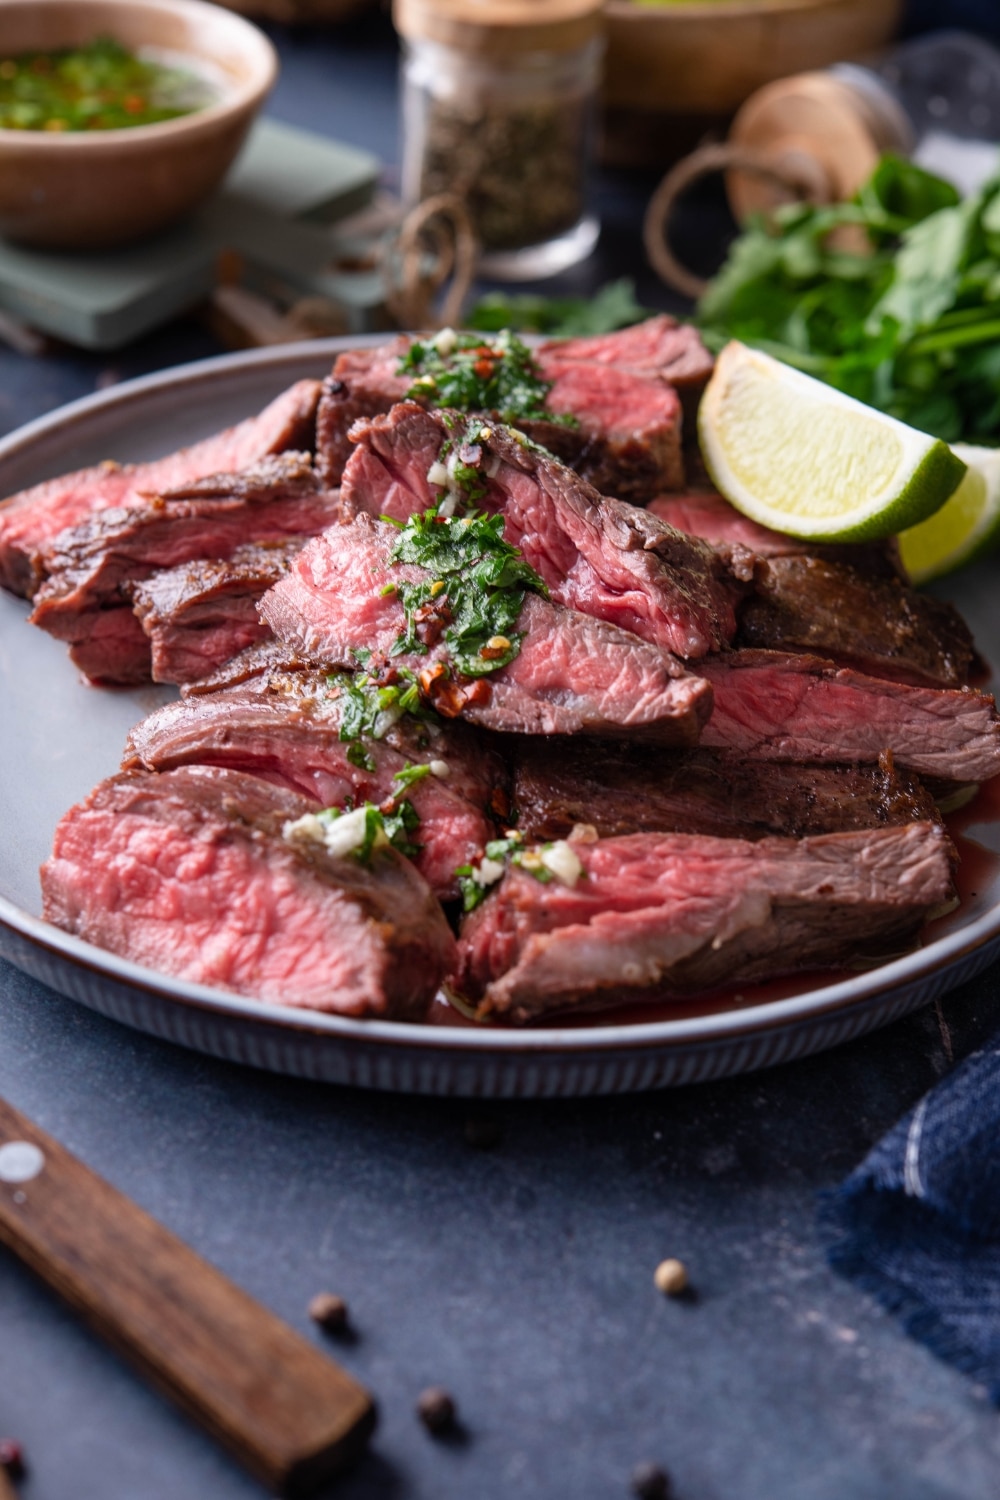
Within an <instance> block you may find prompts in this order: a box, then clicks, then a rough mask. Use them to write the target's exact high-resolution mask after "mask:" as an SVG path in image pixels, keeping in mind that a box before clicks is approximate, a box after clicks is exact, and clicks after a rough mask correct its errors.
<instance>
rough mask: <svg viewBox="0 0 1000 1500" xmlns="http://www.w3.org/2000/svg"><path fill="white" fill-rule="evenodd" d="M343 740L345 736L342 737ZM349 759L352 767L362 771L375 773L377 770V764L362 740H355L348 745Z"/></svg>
mask: <svg viewBox="0 0 1000 1500" xmlns="http://www.w3.org/2000/svg"><path fill="white" fill-rule="evenodd" d="M341 738H342V739H343V735H341ZM347 759H348V761H349V762H350V764H351V765H352V766H357V767H359V769H360V770H362V771H374V769H375V762H374V761H373V760H372V758H371V756H370V755H369V753H368V751H367V750H366V749H365V747H364V745H362V743H361V741H360V740H354V741H353V743H352V744H350V745H348V747H347Z"/></svg>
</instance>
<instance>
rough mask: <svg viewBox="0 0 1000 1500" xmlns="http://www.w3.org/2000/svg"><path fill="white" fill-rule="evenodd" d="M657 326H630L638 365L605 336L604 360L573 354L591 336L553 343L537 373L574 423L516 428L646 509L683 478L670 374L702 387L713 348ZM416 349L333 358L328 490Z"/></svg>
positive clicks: (326, 419)
mask: <svg viewBox="0 0 1000 1500" xmlns="http://www.w3.org/2000/svg"><path fill="white" fill-rule="evenodd" d="M651 323H652V325H655V326H653V327H652V329H651V332H650V333H649V334H647V335H645V336H644V335H641V334H638V333H637V332H633V331H632V330H627V332H628V333H629V335H630V337H629V339H628V340H626V341H625V343H626V344H627V348H626V354H627V355H628V357H629V358H634V359H635V360H636V363H635V364H630V363H628V362H627V360H624V361H622V362H621V363H619V362H618V361H615V360H613V359H610V358H608V357H607V355H608V352H609V349H610V343H609V342H608V341H607V340H605V341H602V352H601V354H600V357H599V358H596V359H593V360H589V361H588V360H584V359H582V358H581V357H580V355H579V351H578V348H577V346H578V345H579V344H583V343H586V342H587V341H586V340H579V341H570V342H567V343H566V344H565V345H562V344H559V343H551V344H547V345H546V346H545V348H544V351H543V352H541V353H540V354H539V365H540V369H541V373H542V375H543V377H544V378H545V379H546V380H548V381H550V382H551V383H552V389H551V390H550V392H549V395H548V397H547V399H546V406H547V407H548V409H549V410H550V411H552V412H553V413H554V414H557V415H569V416H573V417H575V418H576V419H577V425H576V426H575V427H568V426H564V425H562V424H560V423H555V422H547V421H524V422H522V423H521V424H520V425H521V427H522V428H523V429H524V431H525V432H527V433H528V435H529V436H530V437H532V438H533V439H534V440H535V441H536V442H539V443H542V444H543V445H544V446H545V447H547V448H549V449H550V450H551V451H552V452H553V453H555V454H556V455H557V456H558V457H559V458H561V459H562V460H563V461H564V462H565V463H567V464H569V465H571V466H572V467H573V468H575V469H577V470H578V472H579V473H581V474H582V475H583V476H584V477H585V478H586V479H588V480H589V481H590V482H591V483H592V484H594V485H595V486H596V488H598V489H600V490H605V491H607V493H609V494H613V495H617V496H618V497H619V498H620V499H623V500H630V501H633V502H635V503H642V504H644V503H645V502H646V501H647V500H651V499H652V498H653V497H654V496H655V495H657V494H659V493H660V492H661V491H662V490H671V489H676V488H677V487H678V486H680V485H682V484H683V482H684V463H683V458H682V455H681V401H680V398H679V397H678V395H677V392H676V391H675V389H674V381H673V378H672V376H671V374H670V373H669V370H670V369H673V370H674V371H675V372H676V373H677V375H678V377H679V378H680V380H681V381H682V383H683V384H684V388H685V390H689V391H695V390H698V389H700V386H699V384H698V382H699V381H701V384H703V383H704V381H703V380H702V379H701V374H700V373H699V372H700V371H702V370H704V368H705V361H706V360H707V368H708V371H709V372H710V370H711V357H710V356H709V355H708V354H707V352H706V351H704V349H702V350H701V354H700V355H698V354H696V353H695V346H696V345H697V346H698V347H699V348H700V339H699V338H698V335H697V334H696V333H695V332H694V331H693V330H679V329H677V328H676V326H673V327H666V326H664V325H666V324H670V323H671V320H669V319H653V320H651ZM643 326H646V325H643ZM614 337H617V335H616V336H614ZM410 344H411V340H410V339H408V338H406V337H405V336H404V337H401V338H398V339H395V340H394V341H393V342H392V343H389V344H384V345H382V346H380V347H379V348H377V349H352V350H349V351H348V352H346V353H344V354H342V355H340V357H339V358H338V359H337V362H336V364H335V365H334V367H333V373H332V375H331V376H330V377H329V379H328V380H327V381H326V382H325V384H324V387H323V395H322V398H321V401H320V407H319V414H318V418H317V427H316V430H317V464H318V467H319V471H320V473H321V475H322V477H323V480H324V482H325V483H326V484H328V485H336V484H339V483H340V480H341V476H342V475H343V473H344V469H345V467H346V465H347V462H348V460H349V458H350V456H351V439H350V431H351V426H352V424H353V423H354V422H355V421H356V420H357V419H358V418H359V417H372V416H375V415H377V414H378V413H380V412H387V411H388V410H389V409H390V407H392V406H394V405H395V404H396V403H397V402H399V401H402V400H404V399H406V397H407V393H408V391H409V390H410V387H411V386H412V384H413V379H412V376H411V375H410V374H404V375H400V374H398V373H397V372H398V370H399V363H400V360H401V359H402V358H403V356H404V355H405V354H406V352H407V350H408V349H409V347H410ZM640 346H641V347H640ZM623 347H625V345H623ZM671 349H672V352H671ZM563 351H566V357H565V358H563ZM657 353H660V354H663V355H664V356H665V357H666V366H664V367H660V366H657V365H655V363H652V362H651V361H655V359H656V357H657ZM705 378H707V376H706V377H705ZM484 415H492V416H494V417H495V416H496V414H495V413H492V414H484Z"/></svg>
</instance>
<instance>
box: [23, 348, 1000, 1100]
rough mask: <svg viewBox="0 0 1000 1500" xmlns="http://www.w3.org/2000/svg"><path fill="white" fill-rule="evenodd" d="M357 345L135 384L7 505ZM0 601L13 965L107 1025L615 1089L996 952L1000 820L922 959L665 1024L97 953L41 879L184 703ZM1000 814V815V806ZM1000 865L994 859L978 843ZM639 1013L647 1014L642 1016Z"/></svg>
mask: <svg viewBox="0 0 1000 1500" xmlns="http://www.w3.org/2000/svg"><path fill="white" fill-rule="evenodd" d="M346 342H347V341H336V340H331V341H329V342H325V343H315V344H308V345H299V346H295V347H290V348H285V349H281V350H277V351H274V350H264V351H255V352H253V353H250V354H239V355H232V356H227V357H225V358H222V359H216V360H210V361H207V362H205V363H202V364H198V365H191V366H188V367H186V368H184V369H180V370H172V371H168V372H166V373H165V374H162V375H155V376H152V377H148V378H146V379H143V380H137V381H132V382H130V383H129V384H128V385H122V386H118V387H116V388H114V389H112V390H110V391H107V392H104V393H102V394H100V395H97V396H91V397H88V398H86V399H85V400H83V401H78V402H76V403H74V404H73V405H72V406H67V407H65V408H63V409H62V410H61V411H58V412H54V413H52V414H51V415H49V416H47V417H43V418H41V419H40V420H39V421H37V422H33V423H31V425H30V426H28V427H25V428H22V429H21V431H20V432H17V433H14V434H13V435H12V436H10V437H8V438H6V439H5V440H4V441H3V442H0V495H7V494H11V493H12V492H14V491H16V490H19V489H22V488H23V487H24V486H26V485H28V484H32V483H34V482H36V481H37V480H40V479H44V478H47V477H49V476H51V475H56V474H60V473H63V472H65V471H66V470H68V469H73V468H76V467H78V466H80V465H83V464H88V463H93V462H96V461H97V460H100V459H102V458H116V459H119V460H123V461H127V460H138V459H144V458H151V457H155V456H157V455H159V454H161V453H164V452H168V451H169V450H171V449H173V448H176V447H180V446H182V445H185V444H187V443H190V442H193V441H196V440H197V439H198V438H200V437H204V436H207V435H208V434H209V433H212V432H215V431H217V430H218V429H219V428H220V427H224V426H226V425H228V424H230V423H232V422H235V421H238V420H239V419H240V418H242V417H244V416H246V415H247V414H248V413H250V412H253V411H256V410H258V409H259V408H260V407H261V406H263V405H264V404H265V403H266V402H267V401H268V400H270V399H271V397H272V396H274V395H275V394H277V392H278V391H280V390H281V389H282V388H283V387H284V386H286V385H288V384H290V383H291V382H292V381H293V380H297V379H299V378H300V377H302V376H306V375H315V374H322V373H323V372H324V371H325V370H327V369H329V367H330V363H331V360H332V356H333V355H334V354H335V353H336V352H337V350H338V349H340V348H343V347H344V346H345V343H346ZM950 591H951V593H952V594H953V596H954V597H955V598H956V599H957V601H958V602H959V603H960V605H961V606H962V608H963V609H964V610H965V612H966V614H967V615H968V617H969V619H970V621H971V623H972V625H973V627H974V629H975V630H976V633H977V637H978V640H979V644H980V647H981V649H982V650H983V651H984V652H985V653H987V654H992V655H993V656H994V657H995V658H996V659H1000V618H998V617H997V612H996V606H995V593H996V585H995V582H994V579H993V577H992V576H991V574H990V573H989V571H988V570H987V569H983V568H981V569H980V570H978V571H975V570H973V571H970V572H968V573H967V574H965V575H962V576H961V577H960V578H958V579H956V580H954V581H953V585H952V587H951V590H950ZM26 614H27V608H26V606H25V605H24V603H23V602H22V601H20V600H15V599H12V598H9V597H8V596H7V595H0V704H2V708H0V954H2V955H3V957H5V958H8V959H10V960H11V961H12V962H13V963H15V964H17V965H19V966H20V967H21V968H23V969H25V970H27V971H28V972H29V973H31V974H34V975H35V976H36V977H38V978H39V979H42V980H44V981H45V982H46V983H47V984H49V985H51V986H52V987H53V988H54V989H57V990H60V991H62V992H63V993H64V994H66V995H70V996H72V998H73V999H75V1000H79V1001H81V1002H82V1003H83V1004H85V1005H89V1006H91V1007H93V1009H95V1010H98V1011H101V1012H102V1013H103V1014H105V1015H108V1016H112V1017H114V1018H115V1019H116V1020H119V1021H122V1022H124V1023H126V1024H127V1025H130V1026H135V1027H138V1028H140V1029H141V1030H144V1031H149V1032H152V1033H154V1034H155V1035H157V1036H161V1037H166V1038H168V1039H169V1040H171V1041H175V1042H179V1043H181V1044H182V1045H183V1046H187V1047H194V1048H197V1049H199V1050H202V1051H205V1052H210V1053H214V1054H216V1055H217V1056H220V1057H226V1058H230V1059H232V1060H234V1061H238V1062H245V1063H250V1064H253V1065H255V1066H257V1067H262V1068H270V1069H274V1070H276V1071H281V1072H287V1073H294V1074H299V1075H302V1076H305V1077H309V1078H317V1079H328V1080H330V1081H332V1082H337V1083H354V1084H361V1085H365V1086H370V1087H375V1088H386V1089H401V1090H408V1091H415V1092H421V1093H439V1094H461V1095H479V1096H483V1097H486V1096H500V1095H510V1096H513V1095H521V1096H529V1095H533V1096H538V1095H560V1094H562V1095H569V1094H591V1093H612V1092H615V1091H622V1090H626V1089H642V1088H654V1087H658V1086H662V1085H666V1084H678V1083H689V1082H694V1081H697V1080H700V1079H707V1078H716V1077H720V1076H722V1075H724V1074H727V1073H737V1072H742V1071H745V1070H748V1069H752V1068H760V1067H765V1066H768V1065H770V1064H773V1063H777V1062H781V1061H785V1060H787V1059H790V1058H795V1057H801V1056H803V1055H805V1054H806V1053H808V1052H815V1051H818V1050H820V1049H822V1048H825V1047H832V1046H835V1045H837V1044H838V1043H839V1042H843V1041H846V1040H848V1039H849V1038H851V1037H854V1036H858V1035H860V1034H861V1033H862V1032H865V1031H869V1030H871V1029H872V1028H873V1027H876V1026H882V1025H885V1024H886V1022H888V1021H892V1020H895V1019H896V1018H897V1017H899V1016H901V1015H904V1014H905V1013H906V1012H907V1011H910V1010H913V1009H915V1008H916V1007H917V1006H919V1005H924V1004H926V1003H927V1002H928V1001H930V1000H933V999H934V998H935V997H936V996H938V995H940V994H942V993H943V992H944V991H945V990H947V989H949V988H950V987H951V986H953V985H955V984H958V983H959V981H960V980H963V979H966V978H969V977H970V976H971V975H972V974H974V973H976V972H978V970H980V969H982V968H983V967H984V966H985V965H986V964H987V963H989V962H990V961H991V960H992V959H993V958H994V957H996V956H998V954H1000V864H998V862H997V861H996V860H994V859H993V858H992V851H1000V824H998V823H996V822H994V821H992V820H991V818H990V815H989V813H988V811H983V812H982V813H981V814H980V813H975V814H973V816H972V818H971V819H967V823H968V826H967V828H966V834H967V835H969V836H971V838H972V839H973V840H975V841H977V842H976V843H975V844H968V845H967V846H966V852H967V855H968V857H967V859H966V864H965V869H966V875H967V877H968V878H967V879H966V881H965V884H966V885H967V886H968V887H970V889H969V890H968V891H967V894H966V899H965V901H964V903H963V906H962V909H961V911H960V913H958V914H957V915H956V916H955V917H953V918H951V919H950V920H949V922H948V923H947V924H944V925H943V926H942V927H941V928H940V929H939V931H938V933H937V934H936V935H935V937H934V938H933V940H931V941H928V942H927V944H926V945H925V946H924V947H923V948H922V949H920V950H919V951H918V952H915V953H912V954H909V955H908V956H907V957H905V958H901V959H897V960H895V961H894V962H891V963H887V964H885V965H883V966H882V967H881V968H879V969H877V970H875V971H872V972H868V973H865V974H859V975H855V976H852V977H851V978H849V979H846V980H841V981H839V982H835V983H828V984H825V985H824V984H820V985H814V986H809V985H803V984H802V983H801V982H800V983H798V984H795V983H792V984H786V985H785V986H784V987H783V989H782V990H781V992H780V997H776V992H775V991H774V990H773V989H771V990H762V991H759V992H758V993H757V994H756V996H755V995H754V992H753V991H748V992H747V993H746V994H745V995H744V996H743V997H742V1001H741V1003H739V1004H738V1005H734V1004H733V1003H732V1002H731V1001H727V1002H723V1001H721V1000H720V1001H716V1002H710V1003H708V1004H702V1005H700V1006H693V1007H688V1008H687V1009H686V1010H685V1011H684V1012H678V1011H673V1012H669V1013H664V1012H660V1013H658V1014H657V1016H656V1018H655V1019H648V1020H644V1019H638V1020H630V1022H629V1023H628V1024H622V1023H621V1022H620V1021H618V1022H614V1023H612V1024H607V1025H594V1024H586V1025H581V1024H579V1023H573V1024H567V1025H565V1026H562V1027H548V1028H545V1029H532V1030H529V1031H522V1032H513V1031H494V1030H481V1029H477V1028H475V1027H470V1026H467V1025H462V1026H458V1025H451V1024H441V1025H431V1026H419V1027H418V1026H407V1025H402V1024H396V1023H391V1022H358V1021H349V1020H341V1019H338V1018H336V1017H326V1016H316V1015H312V1014H309V1013H307V1012H304V1011H294V1010H282V1009H281V1008H278V1007H272V1006H264V1005H259V1004H255V1003H254V1002H252V1001H248V1000H242V999H238V998H235V997H234V996H232V995H226V994H223V993H221V992H219V991H215V990H209V989H205V988H202V987H200V986H197V985H190V984H183V983H180V982H178V981H176V980H172V979H167V978H164V977H163V976H161V975H158V974H155V973H153V972H151V971H149V970H146V969H141V968H139V967H137V966H136V965H134V964H130V963H126V962H124V961H123V960H122V959H119V958H115V957H114V956H113V955H111V954H108V953H105V952H103V951H102V950H100V949H97V948H92V947H90V946H89V945H88V944H86V943H83V942H80V941H78V940H77V939H75V938H72V937H68V936H67V935H66V934H65V933H62V932H60V931H58V930H57V929H55V928H52V927H50V926H48V925H47V924H46V923H45V922H43V921H42V920H41V918H40V916H39V910H40V902H39V890H38V866H39V864H40V862H41V861H42V860H43V859H44V858H45V856H46V854H47V852H48V849H49V846H50V844H51V840H52V833H53V829H54V828H55V825H56V822H57V821H58V819H59V817H60V816H61V814H62V813H63V812H64V811H65V810H66V809H67V808H68V807H69V806H70V805H71V804H72V803H73V802H75V801H77V800H78V799H79V798H81V797H83V796H84V795H85V794H86V793H87V792H88V791H89V790H90V788H91V787H92V786H93V785H94V784H95V783H96V782H97V781H99V780H101V778H102V777H104V776H106V775H108V774H110V773H111V772H113V771H114V770H115V769H116V768H117V765H118V759H119V755H120V753H121V748H122V745H123V742H124V739H125V735H126V732H127V731H128V729H129V728H130V727H131V725H132V724H133V723H135V721H136V720H137V719H139V718H141V717H143V716H144V715H145V714H146V713H148V712H149V711H150V710H151V709H152V708H154V707H155V706H156V705H157V704H158V703H160V702H163V701H165V699H166V698H167V697H168V696H170V690H166V689H153V688H150V689H146V690H140V691H135V692H122V691H101V690H98V689H94V688H88V687H85V686H83V685H82V683H81V682H80V680H79V679H78V677H77V675H76V673H75V671H74V669H73V668H72V666H71V665H70V663H69V661H68V659H67V657H66V654H65V651H64V648H63V647H62V646H61V645H59V644H58V643H57V642H55V641H53V640H50V639H49V638H48V637H47V636H45V635H43V634H41V633H40V632H39V631H36V630H33V629H31V628H30V627H29V626H27V625H26V624H25V616H26ZM998 806H1000V804H998ZM980 845H981V846H983V847H984V848H985V850H987V851H990V854H988V855H987V854H981V853H980V852H979V847H978V846H980ZM640 1016H641V1013H640Z"/></svg>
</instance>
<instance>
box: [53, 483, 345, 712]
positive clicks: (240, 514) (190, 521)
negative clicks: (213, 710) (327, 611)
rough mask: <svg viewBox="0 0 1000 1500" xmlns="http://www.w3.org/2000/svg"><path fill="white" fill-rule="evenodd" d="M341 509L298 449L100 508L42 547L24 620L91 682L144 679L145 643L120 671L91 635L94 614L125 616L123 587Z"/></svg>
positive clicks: (306, 525) (315, 522)
mask: <svg viewBox="0 0 1000 1500" xmlns="http://www.w3.org/2000/svg"><path fill="white" fill-rule="evenodd" d="M339 514H340V508H339V501H338V497H337V496H336V494H334V493H330V492H329V491H325V490H323V489H322V487H321V486H320V483H319V480H318V478H317V476H316V474H315V473H314V471H313V469H312V467H311V464H310V460H309V457H308V455H307V454H301V453H295V454H287V453H286V454H282V455H280V456H279V457H275V458H271V459H266V460H264V462H263V463H261V464H260V465H258V466H256V467H255V468H253V469H246V470H244V471H243V472H242V473H240V474H223V475H215V476H213V477H211V478H209V479H202V480H199V481H196V482H195V483H193V484H191V485H188V486H186V487H185V488H184V489H181V490H175V491H172V492H171V493H170V494H168V495H164V496H158V497H155V498H153V499H147V500H145V501H143V502H142V503H141V504H137V505H134V506H131V507H130V508H128V509H120V508H113V509H109V510H105V511H101V512H100V513H98V514H96V515H93V516H91V517H90V519H89V520H87V521H85V522H83V524H82V525H80V526H76V527H73V528H71V529H70V530H69V531H64V532H61V533H60V535H59V536H58V537H57V538H56V539H55V541H54V542H52V543H51V544H49V545H48V546H47V548H46V549H45V558H46V566H47V571H48V572H49V575H50V576H49V577H48V579H47V580H46V582H45V583H44V584H43V585H42V587H41V588H40V589H39V590H38V592H37V594H36V596H35V608H34V611H33V613H32V615H31V617H30V618H31V622H32V624H34V625H38V626H39V627H40V628H41V629H42V630H45V631H47V632H48V633H49V634H50V635H54V636H55V637H56V638H57V639H58V640H63V641H67V642H68V643H69V644H70V647H71V650H70V656H71V658H72V659H73V661H74V662H75V663H76V664H77V665H78V666H79V667H81V669H82V670H84V671H86V672H87V675H88V676H89V677H91V678H93V679H94V680H95V681H99V682H106V683H113V682H119V683H124V682H139V681H145V680H147V679H148V678H149V675H150V670H151V667H150V647H149V642H148V640H147V642H146V646H145V651H144V652H142V651H139V650H138V648H137V651H136V654H135V656H134V657H133V659H132V660H131V662H130V663H129V671H128V675H124V666H123V663H122V661H121V659H120V656H119V654H111V655H109V656H107V657H105V656H103V655H102V653H101V650H100V644H99V639H98V637H97V636H95V616H96V615H99V614H107V613H109V612H110V611H113V610H118V611H119V612H122V613H125V614H128V615H131V613H132V604H131V600H130V599H129V598H128V597H127V591H126V586H131V585H133V584H135V583H137V582H139V581H141V580H142V579H144V578H148V577H149V575H150V574H151V573H153V572H155V571H156V570H157V569H158V568H172V567H177V566H178V565H180V564H182V563H186V562H190V561H192V560H193V559H195V558H225V557H228V556H230V555H231V554H232V553H233V552H234V551H235V550H236V548H237V547H239V546H241V545H243V544H245V543H246V542H248V541H257V542H264V543H266V542H283V541H286V540H287V539H288V538H289V537H293V536H312V535H314V534H315V533H316V532H317V531H321V530H322V529H323V527H324V526H328V525H330V524H331V522H332V521H335V520H336V519H337V517H338V516H339ZM121 629H122V630H131V627H129V626H125V625H124V624H123V625H122V626H121ZM140 629H141V627H140ZM132 635H133V638H135V637H134V632H132ZM135 639H137V638H135Z"/></svg>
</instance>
